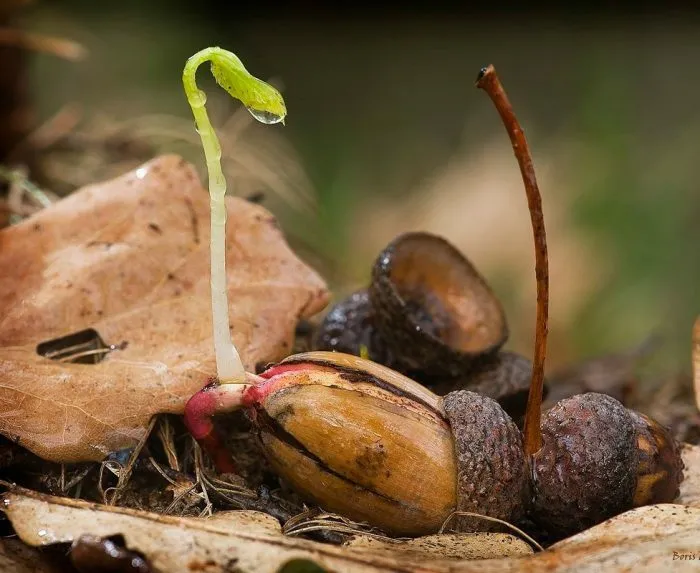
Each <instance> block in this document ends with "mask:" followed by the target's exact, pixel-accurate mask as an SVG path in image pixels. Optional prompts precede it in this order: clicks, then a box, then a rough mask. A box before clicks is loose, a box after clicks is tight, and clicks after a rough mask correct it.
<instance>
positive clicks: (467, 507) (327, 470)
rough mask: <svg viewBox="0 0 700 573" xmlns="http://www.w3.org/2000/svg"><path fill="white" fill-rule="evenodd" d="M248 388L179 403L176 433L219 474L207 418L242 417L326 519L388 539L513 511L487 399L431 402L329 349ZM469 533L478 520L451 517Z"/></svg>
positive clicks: (499, 416) (522, 492) (514, 470)
mask: <svg viewBox="0 0 700 573" xmlns="http://www.w3.org/2000/svg"><path fill="white" fill-rule="evenodd" d="M248 382H249V384H244V385H233V384H220V385H210V386H209V387H207V388H206V389H204V390H203V391H202V392H200V393H198V394H195V396H193V397H192V398H191V399H190V401H189V402H188V404H187V408H186V411H185V422H186V424H187V427H188V428H189V430H190V432H191V433H192V435H193V436H194V437H195V438H196V439H197V440H198V441H199V442H200V443H201V444H202V445H204V447H206V448H207V450H208V451H210V452H213V453H214V460H215V462H216V464H217V467H218V469H219V470H220V471H222V470H223V471H230V470H232V469H234V465H233V461H232V459H231V457H230V454H229V453H227V452H226V451H225V450H224V449H223V446H222V445H221V440H220V439H219V438H218V437H217V436H216V433H215V428H214V426H213V424H212V422H211V416H212V415H213V414H214V413H217V414H220V413H224V412H230V411H233V410H236V409H239V408H245V409H246V410H247V412H248V414H249V417H250V419H251V420H252V422H253V427H254V431H255V433H256V435H257V436H258V439H259V442H260V445H261V448H262V451H263V452H264V453H265V456H266V457H267V458H268V460H269V461H270V463H271V465H272V467H273V469H274V470H275V471H276V472H277V474H278V475H279V476H281V477H282V478H283V479H284V480H285V481H286V482H287V483H288V484H289V485H290V486H291V487H292V488H293V489H295V490H296V491H297V492H299V493H300V494H301V495H302V496H304V497H305V498H306V499H307V500H309V501H312V502H314V503H316V504H318V505H319V506H321V507H323V508H324V509H326V510H329V511H333V512H336V513H340V514H342V515H345V516H347V517H350V518H351V519H354V520H356V521H364V522H368V523H370V524H372V525H374V526H376V527H380V528H381V529H383V530H384V531H387V532H389V533H391V534H394V535H421V534H427V533H433V532H435V531H437V530H438V529H439V528H440V526H441V525H442V523H443V522H444V521H445V520H446V519H447V518H448V517H449V516H450V515H451V514H452V513H453V512H455V511H468V512H475V513H480V514H485V515H489V516H491V517H496V518H500V519H504V520H507V521H515V520H517V519H519V518H520V517H522V515H523V514H524V512H525V503H526V500H527V487H528V478H527V466H526V463H525V457H524V453H523V446H522V437H521V434H520V431H519V430H518V428H517V427H516V425H515V424H514V423H513V422H512V421H511V420H510V418H509V417H508V415H507V414H506V413H505V412H504V411H503V409H502V408H501V407H500V406H499V405H498V404H497V403H496V402H495V401H494V400H491V399H490V398H486V397H484V396H480V395H479V394H475V393H473V392H468V391H459V392H453V393H450V394H448V395H447V396H445V397H444V398H443V397H439V396H436V395H435V394H433V393H432V392H430V391H429V390H427V389H426V388H424V387H423V386H421V385H420V384H418V383H416V382H414V381H413V380H410V379H409V378H406V377H405V376H403V375H401V374H399V373H398V372H395V371H393V370H390V369H389V368H386V367H384V366H381V365H379V364H376V363H374V362H371V361H369V360H365V359H362V358H359V357H357V356H352V355H347V354H341V353H338V352H310V353H305V354H298V355H294V356H290V357H289V358H287V359H285V360H283V361H282V362H280V363H279V364H277V365H275V366H272V367H271V368H269V369H268V370H266V371H265V372H263V373H262V374H261V375H260V376H259V377H256V376H255V375H252V374H251V375H248ZM477 477H478V480H476V481H475V478H477ZM472 528H483V523H478V524H477V523H476V522H473V520H468V519H463V520H462V529H472Z"/></svg>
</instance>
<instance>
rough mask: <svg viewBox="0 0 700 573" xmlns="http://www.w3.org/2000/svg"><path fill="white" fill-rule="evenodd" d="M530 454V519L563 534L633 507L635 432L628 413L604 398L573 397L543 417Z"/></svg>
mask: <svg viewBox="0 0 700 573" xmlns="http://www.w3.org/2000/svg"><path fill="white" fill-rule="evenodd" d="M542 442H543V443H542V449H541V450H540V451H539V452H537V454H535V455H534V456H533V459H532V464H533V465H532V478H533V506H532V515H531V516H532V518H533V519H534V520H535V521H536V522H537V523H538V524H539V525H541V526H542V527H543V528H545V529H547V530H548V531H550V532H552V533H553V534H555V535H557V536H558V535H561V536H565V535H568V534H571V533H575V532H577V531H581V530H583V529H585V528H587V527H590V526H592V525H595V524H596V523H600V522H601V521H603V520H605V519H607V518H609V517H612V516H613V515H617V514H618V513H620V512H622V511H624V510H625V509H629V508H630V507H632V499H633V496H634V490H635V483H636V471H635V470H636V461H637V453H636V452H637V449H636V445H637V443H636V430H635V423H634V420H633V419H632V416H631V415H630V412H629V410H627V409H626V408H625V407H624V406H623V405H622V404H620V403H619V402H618V401H617V400H615V399H614V398H611V397H610V396H607V395H605V394H596V393H593V392H591V393H588V394H577V395H576V396H572V397H571V398H566V399H564V400H561V401H560V402H558V403H557V404H556V405H555V406H554V407H553V408H552V409H551V410H549V411H548V412H546V413H545V415H544V417H543V419H542Z"/></svg>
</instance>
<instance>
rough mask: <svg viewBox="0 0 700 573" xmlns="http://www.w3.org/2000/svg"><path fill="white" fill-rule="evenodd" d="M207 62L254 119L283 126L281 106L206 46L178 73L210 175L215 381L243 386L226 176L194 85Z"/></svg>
mask: <svg viewBox="0 0 700 573" xmlns="http://www.w3.org/2000/svg"><path fill="white" fill-rule="evenodd" d="M207 61H208V62H211V71H212V74H213V75H214V78H215V79H216V81H217V83H218V84H219V85H220V86H221V87H223V88H224V89H225V90H226V91H228V92H229V94H230V95H231V96H232V97H234V98H236V99H239V100H241V102H242V103H243V105H245V106H246V108H248V110H249V111H250V112H251V114H253V116H254V117H255V118H256V119H258V120H260V121H263V122H264V123H277V122H283V121H284V117H285V115H286V107H285V105H284V101H283V100H282V96H281V95H280V94H279V92H278V91H277V90H276V89H275V88H273V87H272V86H270V85H269V84H266V83H265V82H263V81H261V80H259V79H257V78H255V77H253V76H251V75H250V74H249V73H248V71H247V70H246V69H245V67H244V66H243V64H242V63H241V61H240V60H239V59H238V58H237V57H236V56H235V55H234V54H232V53H231V52H228V51H226V50H222V49H221V48H205V49H204V50H201V51H199V52H197V53H196V54H195V55H193V56H192V57H190V58H189V59H188V60H187V63H186V64H185V68H184V70H183V72H182V83H183V86H184V88H185V95H186V96H187V101H188V103H189V104H190V107H191V108H192V114H193V115H194V120H195V124H196V127H197V132H198V133H199V137H200V138H201V140H202V147H203V149H204V156H205V159H206V164H207V172H208V175H209V196H210V204H211V305H212V323H213V329H214V351H215V354H216V371H217V375H218V380H219V383H221V384H241V383H243V382H245V368H244V366H243V362H242V361H241V357H240V355H239V353H238V350H237V349H236V347H235V345H234V344H233V341H232V339H231V334H230V332H229V317H228V294H227V280H226V276H227V275H226V202H225V196H226V178H225V177H224V173H223V170H222V168H221V145H220V144H219V139H218V138H217V136H216V132H215V131H214V128H213V127H212V125H211V122H210V121H209V116H208V114H207V110H206V107H205V105H206V101H207V98H206V94H205V93H204V92H203V91H201V90H200V89H199V88H198V87H197V82H196V74H197V69H198V68H199V66H200V65H202V64H203V63H204V62H207Z"/></svg>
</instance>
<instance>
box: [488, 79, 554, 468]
mask: <svg viewBox="0 0 700 573" xmlns="http://www.w3.org/2000/svg"><path fill="white" fill-rule="evenodd" d="M476 87H478V88H480V89H482V90H484V91H485V92H486V93H487V94H488V96H489V97H490V98H491V101H492V102H493V104H494V105H495V106H496V110H498V114H499V115H500V116H501V120H502V121H503V125H504V126H505V128H506V131H507V132H508V136H509V137H510V141H511V144H512V145H513V151H514V152H515V157H516V159H517V160H518V165H519V166H520V173H521V175H522V177H523V183H524V184H525V194H526V195H527V204H528V208H529V210H530V219H531V221H532V233H533V236H534V240H535V277H536V279H537V318H536V324H535V354H534V358H533V360H532V380H531V382H530V394H529V395H528V399H527V408H526V410H525V429H524V431H523V434H524V441H525V454H526V455H527V456H531V455H533V454H535V453H536V452H538V451H539V450H540V448H541V447H542V431H541V429H540V419H541V416H542V414H541V410H542V389H543V382H544V361H545V356H546V354H547V330H548V326H547V315H548V313H549V263H548V261H547V235H546V233H545V228H544V216H543V214H542V196H541V195H540V190H539V188H538V186H537V179H536V178H535V168H534V167H533V165H532V157H531V155H530V149H529V148H528V145H527V140H526V139H525V134H524V133H523V130H522V128H521V127H520V123H518V119H517V118H516V117H515V112H514V111H513V107H512V106H511V104H510V101H509V100H508V96H507V95H506V92H505V90H504V89H503V86H502V85H501V81H500V80H499V79H498V75H497V74H496V69H495V68H494V67H493V66H488V67H486V68H484V69H482V70H481V71H480V72H479V76H478V78H477V80H476Z"/></svg>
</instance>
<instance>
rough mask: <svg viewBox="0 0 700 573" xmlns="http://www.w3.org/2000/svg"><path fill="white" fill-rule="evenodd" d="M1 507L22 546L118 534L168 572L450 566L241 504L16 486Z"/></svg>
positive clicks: (430, 568)
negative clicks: (200, 511) (297, 527)
mask: <svg viewBox="0 0 700 573" xmlns="http://www.w3.org/2000/svg"><path fill="white" fill-rule="evenodd" d="M2 509H3V510H4V511H5V513H6V514H7V517H8V518H9V519H10V521H11V522H12V524H13V527H14V528H15V531H16V532H17V534H18V535H19V536H20V538H21V539H22V540H23V541H25V542H26V543H28V544H29V545H33V546H43V545H51V544H53V543H61V542H72V541H73V540H74V539H77V538H79V537H80V536H81V535H84V534H87V533H89V534H91V535H97V536H101V537H107V536H111V535H116V534H122V535H123V536H124V539H125V542H126V547H127V548H128V549H130V550H136V551H139V552H141V553H143V554H144V555H145V556H146V557H147V558H148V560H149V562H150V563H151V565H152V566H153V567H154V568H155V569H156V570H158V571H170V572H173V573H176V572H179V571H183V572H184V571H193V570H197V567H204V565H206V571H207V572H209V573H214V572H224V571H230V570H231V567H232V566H233V565H234V564H235V566H236V567H237V569H236V570H237V571H246V572H247V571H255V572H260V573H265V572H275V571H277V570H278V569H279V568H280V567H282V566H283V565H284V564H285V563H287V562H289V561H290V560H293V559H307V560H312V561H314V562H316V563H317V564H318V565H320V566H321V567H324V568H326V569H327V570H330V571H344V572H348V573H353V572H358V573H360V572H362V573H372V572H378V571H426V572H428V571H439V572H443V571H444V572H447V571H449V570H450V566H451V565H455V562H454V561H444V562H442V563H439V562H438V563H436V566H435V567H433V566H432V564H430V558H429V559H427V560H426V559H425V554H421V553H418V552H409V553H406V552H405V551H403V550H400V549H395V550H392V549H390V548H389V549H386V550H384V551H379V552H378V551H377V550H376V549H366V548H350V547H337V546H333V545H325V544H322V543H317V542H314V541H308V540H305V539H299V538H295V537H286V536H284V535H282V534H281V533H280V532H279V527H278V526H273V525H272V524H271V522H269V521H268V517H269V516H266V515H264V514H262V515H256V512H249V511H231V512H227V513H226V514H225V515H223V516H215V517H213V518H208V519H203V518H177V517H170V516H163V515H158V514H155V513H147V512H140V511H136V510H131V509H126V508H117V507H111V506H110V507H107V506H98V505H95V504H90V503H87V502H85V501H82V500H75V499H68V498H58V497H51V496H48V495H44V494H39V493H35V492H30V491H28V490H23V489H19V488H17V489H15V490H13V491H12V490H11V491H10V492H9V493H6V494H5V495H4V499H3V504H2ZM482 553H483V551H482ZM491 554H493V551H492V552H491ZM509 554H511V553H507V552H504V553H501V555H509ZM419 557H422V559H421V558H419ZM499 561H500V560H499ZM469 570H471V569H469ZM474 570H475V571H476V569H474Z"/></svg>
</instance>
